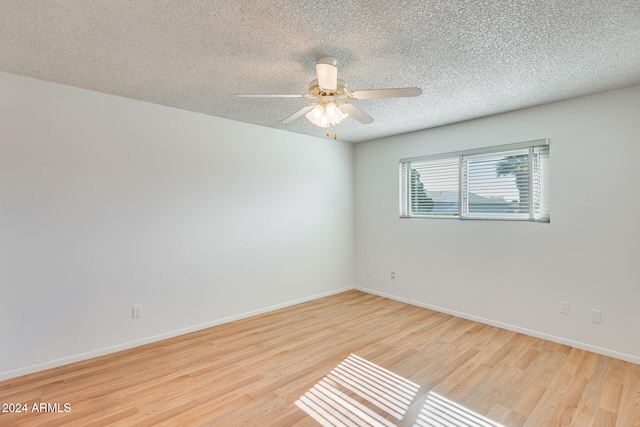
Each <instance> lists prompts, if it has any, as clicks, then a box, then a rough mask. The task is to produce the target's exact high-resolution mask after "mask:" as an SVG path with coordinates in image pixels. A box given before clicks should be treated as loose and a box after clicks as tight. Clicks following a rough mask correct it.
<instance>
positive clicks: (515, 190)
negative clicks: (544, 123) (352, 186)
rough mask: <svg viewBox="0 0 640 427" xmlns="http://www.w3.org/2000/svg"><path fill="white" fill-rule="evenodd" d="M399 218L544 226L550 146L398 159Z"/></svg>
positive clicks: (535, 143) (536, 144)
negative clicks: (540, 224) (512, 221)
mask: <svg viewBox="0 0 640 427" xmlns="http://www.w3.org/2000/svg"><path fill="white" fill-rule="evenodd" d="M400 216H401V217H402V218H438V217H440V218H442V217H449V218H453V217H456V218H462V219H502V220H521V221H540V222H549V141H548V140H539V141H531V142H523V143H518V144H510V145H503V146H498V147H491V148H484V149H478V150H470V151H464V152H457V153H447V154H441V155H436V156H427V157H419V158H413V159H403V160H401V161H400Z"/></svg>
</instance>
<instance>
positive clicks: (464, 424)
mask: <svg viewBox="0 0 640 427" xmlns="http://www.w3.org/2000/svg"><path fill="white" fill-rule="evenodd" d="M414 427H504V426H502V424H498V423H496V422H495V421H491V420H490V419H488V418H486V417H483V416H482V415H480V414H476V413H475V412H473V411H472V410H470V409H468V408H466V407H464V406H462V405H460V404H458V403H456V402H454V401H452V400H449V399H447V398H446V397H443V396H440V395H439V394H437V393H434V392H432V391H430V392H429V393H427V398H426V399H425V401H424V405H423V406H422V409H421V410H420V414H419V415H418V418H417V419H416V422H415V424H414Z"/></svg>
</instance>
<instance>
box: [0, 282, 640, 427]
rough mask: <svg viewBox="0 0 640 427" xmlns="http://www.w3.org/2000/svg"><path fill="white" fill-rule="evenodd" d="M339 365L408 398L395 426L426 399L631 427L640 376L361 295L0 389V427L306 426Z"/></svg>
mask: <svg viewBox="0 0 640 427" xmlns="http://www.w3.org/2000/svg"><path fill="white" fill-rule="evenodd" d="M350 354H355V355H357V356H359V357H361V358H364V359H366V360H368V361H370V362H372V363H374V364H376V365H378V366H380V367H382V368H384V369H387V370H389V371H392V372H394V373H395V374H397V375H400V376H402V377H404V378H407V379H408V380H410V381H412V382H414V383H416V384H418V385H419V386H420V388H419V390H418V392H417V394H416V395H415V397H414V398H413V400H412V403H411V405H410V406H409V408H408V410H407V412H406V414H405V415H404V418H403V419H402V420H398V419H397V418H394V417H392V416H387V418H388V419H389V421H391V422H392V423H393V424H396V425H401V426H412V425H414V421H415V420H416V419H418V418H417V417H418V416H419V413H420V410H421V408H423V404H424V402H425V398H426V396H428V394H429V393H436V394H438V395H441V396H444V397H446V398H447V399H449V400H450V401H452V402H455V403H456V404H458V405H460V407H461V408H462V407H464V408H466V410H468V411H473V412H475V413H477V414H480V415H483V416H485V417H487V418H489V419H491V420H493V421H495V422H498V423H501V424H503V425H505V426H510V427H511V426H536V427H539V426H565V425H566V426H596V427H602V426H608V425H611V426H614V425H617V426H624V427H631V426H640V365H635V364H632V363H628V362H623V361H620V360H616V359H612V358H610V357H606V356H601V355H598V354H594V353H590V352H587V351H583V350H578V349H575V348H571V347H567V346H565V345H560V344H556V343H553V342H549V341H544V340H541V339H537V338H532V337H529V336H526V335H522V334H518V333H514V332H510V331H506V330H503V329H499V328H496V327H492V326H487V325H483V324H480V323H476V322H473V321H469V320H464V319H460V318H456V317H453V316H450V315H447V314H442V313H437V312H434V311H430V310H426V309H423V308H419V307H415V306H411V305H407V304H403V303H400V302H397V301H392V300H388V299H385V298H381V297H378V296H375V295H370V294H366V293H362V292H359V291H348V292H345V293H341V294H338V295H334V296H330V297H327V298H322V299H319V300H315V301H311V302H307V303H304V304H299V305H296V306H292V307H288V308H285V309H282V310H278V311H274V312H271V313H267V314H263V315H259V316H255V317H251V318H248V319H244V320H239V321H236V322H232V323H228V324H225V325H221V326H217V327H214V328H209V329H206V330H202V331H199V332H195V333H191V334H188V335H184V336H181V337H176V338H173V339H169V340H165V341H161V342H158V343H153V344H149V345H145V346H142V347H138V348H135V349H131V350H127V351H123V352H119V353H115V354H111V355H107V356H103V357H99V358H95V359H91V360H87V361H83V362H79V363H75V364H72V365H68V366H63V367H60V368H56V369H51V370H48V371H44V372H39V373H35V374H31V375H27V376H23V377H19V378H15V379H11V380H8V381H4V382H0V403H26V404H27V406H28V412H27V413H0V425H3V426H5V425H12V426H13V425H15V426H40V425H46V426H56V425H79V426H94V425H95V426H101V425H108V424H113V425H118V426H130V425H136V426H138V425H140V426H151V425H176V426H178V425H179V426H189V425H212V426H271V425H273V426H314V425H318V424H317V422H316V421H314V419H313V418H312V417H311V416H309V415H308V414H307V413H306V412H305V411H303V410H301V409H300V408H299V407H298V406H297V405H296V404H295V402H296V401H297V400H298V399H299V398H300V397H301V396H302V395H304V394H305V393H306V392H307V391H308V390H309V389H310V388H311V387H312V386H314V384H316V383H317V382H318V381H320V380H321V379H322V378H323V377H325V376H326V375H327V374H328V373H330V371H332V370H333V369H334V368H335V367H336V366H337V365H338V364H340V363H341V362H342V361H343V360H344V359H345V358H347V357H349V355H350ZM361 400H362V399H361ZM34 403H36V404H40V403H49V404H55V403H58V404H59V405H60V408H59V409H60V411H63V412H54V413H37V412H33V411H32V409H33V404H34ZM65 403H67V404H69V405H70V408H68V409H70V411H69V412H64V409H65V408H64V404H65ZM364 403H367V402H364ZM422 425H429V424H428V423H426V424H425V423H424V421H423V424H422ZM454 425H455V424H454Z"/></svg>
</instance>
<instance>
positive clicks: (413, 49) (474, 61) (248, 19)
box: [0, 0, 640, 142]
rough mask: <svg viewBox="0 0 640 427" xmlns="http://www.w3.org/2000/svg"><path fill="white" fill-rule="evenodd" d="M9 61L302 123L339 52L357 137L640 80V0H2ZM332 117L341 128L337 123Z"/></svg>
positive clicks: (88, 81)
mask: <svg viewBox="0 0 640 427" xmlns="http://www.w3.org/2000/svg"><path fill="white" fill-rule="evenodd" d="M0 24H1V25H0V71H5V72H8V73H12V74H18V75H23V76H28V77H32V78H36V79H41V80H46V81H51V82H56V83H62V84H65V85H70V86H76V87H80V88H86V89H91V90H94V91H98V92H104V93H109V94H113V95H119V96H123V97H127V98H133V99H139V100H143V101H147V102H152V103H156V104H162V105H167V106H171V107H176V108H181V109H185V110H190V111H197V112H200V113H204V114H209V115H213V116H218V117H224V118H228V119H233V120H238V121H241V122H247V123H254V124H258V125H262V126H268V127H273V128H277V129H283V130H287V131H291V132H297V133H302V134H307V135H314V136H324V130H323V129H321V128H318V127H315V126H314V125H312V124H311V123H309V122H308V120H306V118H304V117H301V118H299V119H297V120H295V121H294V122H291V123H287V124H281V123H280V120H282V119H284V118H286V117H288V116H289V115H291V114H292V113H294V112H295V111H297V110H298V109H300V108H301V107H303V106H304V105H306V104H307V102H308V101H307V100H305V99H299V98H278V99H264V98H260V99H258V98H237V97H236V96H235V94H237V93H276V94H278V93H282V94H289V93H293V94H295V93H300V94H302V93H306V91H307V87H308V83H309V82H310V81H311V80H313V79H314V78H315V68H314V67H315V63H316V60H317V59H318V58H320V57H323V56H333V57H335V58H336V59H337V60H338V76H339V77H340V78H341V79H342V80H344V81H345V82H346V84H347V86H348V89H350V90H353V89H375V88H386V87H405V86H417V87H420V88H422V89H423V95H421V96H420V97H417V98H399V99H374V100H360V101H353V104H354V105H356V106H358V107H359V108H361V109H362V110H364V111H365V112H367V113H368V114H370V115H371V116H373V117H374V118H375V122H374V123H372V124H369V125H363V124H360V123H358V122H357V121H355V120H353V119H347V120H345V121H344V122H342V123H341V124H339V125H338V126H337V127H335V128H333V129H335V130H336V131H337V133H338V139H340V140H343V141H348V142H358V141H364V140H369V139H375V138H380V137H383V136H388V135H393V134H398V133H404V132H410V131H415V130H419V129H425V128H430V127H434V126H439V125H444V124H448V123H454V122H459V121H463V120H468V119H473V118H477V117H482V116H487V115H491V114H496V113H500V112H504V111H510V110H515V109H520V108H524V107H529V106H533V105H539V104H544V103H549V102H553V101H558V100H562V99H567V98H573V97H577V96H582V95H588V94H593V93H597V92H603V91H607V90H611V89H617V88H622V87H627V86H632V85H638V84H640V1H638V0H626V1H625V0H616V1H614V0H536V1H530V0H502V1H499V0H485V1H473V0H462V1H456V0H450V1H444V0H427V1H425V0H406V1H402V0H386V1H379V0H378V1H376V0H345V1H341V2H321V1H317V0H316V1H283V0H251V1H248V0H234V1H229V2H227V1H222V0H218V1H204V0H176V1H170V0H156V1H147V0H92V1H86V0H33V1H23V0H13V1H11V0H0ZM333 129H332V130H333Z"/></svg>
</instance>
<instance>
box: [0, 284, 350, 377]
mask: <svg viewBox="0 0 640 427" xmlns="http://www.w3.org/2000/svg"><path fill="white" fill-rule="evenodd" d="M352 289H353V287H347V288H341V289H336V290H333V291H328V292H323V293H320V294H316V295H312V296H309V297H305V298H300V299H296V300H292V301H287V302H284V303H281V304H276V305H273V306H270V307H264V308H261V309H258V310H253V311H249V312H246V313H241V314H237V315H234V316H229V317H225V318H222V319H217V320H213V321H211V322H207V323H202V324H200V325H194V326H190V327H188V328H184V329H179V330H176V331H171V332H166V333H164V334H160V335H154V336H151V337H147V338H143V339H139V340H136V341H131V342H127V343H123V344H118V345H115V346H111V347H106V348H101V349H98V350H93V351H89V352H86V353H81V354H75V355H73V356H67V357H63V358H60V359H55V360H50V361H47V362H44V363H39V364H37V365H31V366H26V367H24V368H18V369H14V370H11V371H5V372H0V381H3V380H8V379H10V378H15V377H20V376H22V375H27V374H32V373H34V372H40V371H45V370H47V369H51V368H57V367H59V366H63V365H68V364H71V363H75V362H80V361H83V360H87V359H92V358H94V357H98V356H104V355H106V354H111V353H116V352H118V351H123V350H128V349H130V348H134V347H139V346H141V345H145V344H150V343H152V342H156V341H162V340H165V339H168V338H173V337H177V336H180V335H184V334H188V333H190V332H195V331H200V330H202V329H207V328H211V327H213V326H218V325H222V324H224V323H229V322H233V321H235V320H240V319H245V318H247V317H251V316H256V315H258V314H263V313H268V312H270V311H274V310H278V309H281V308H285V307H289V306H292V305H296V304H300V303H303V302H307V301H312V300H315V299H318V298H323V297H327V296H330V295H335V294H339V293H342V292H346V291H349V290H352Z"/></svg>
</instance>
